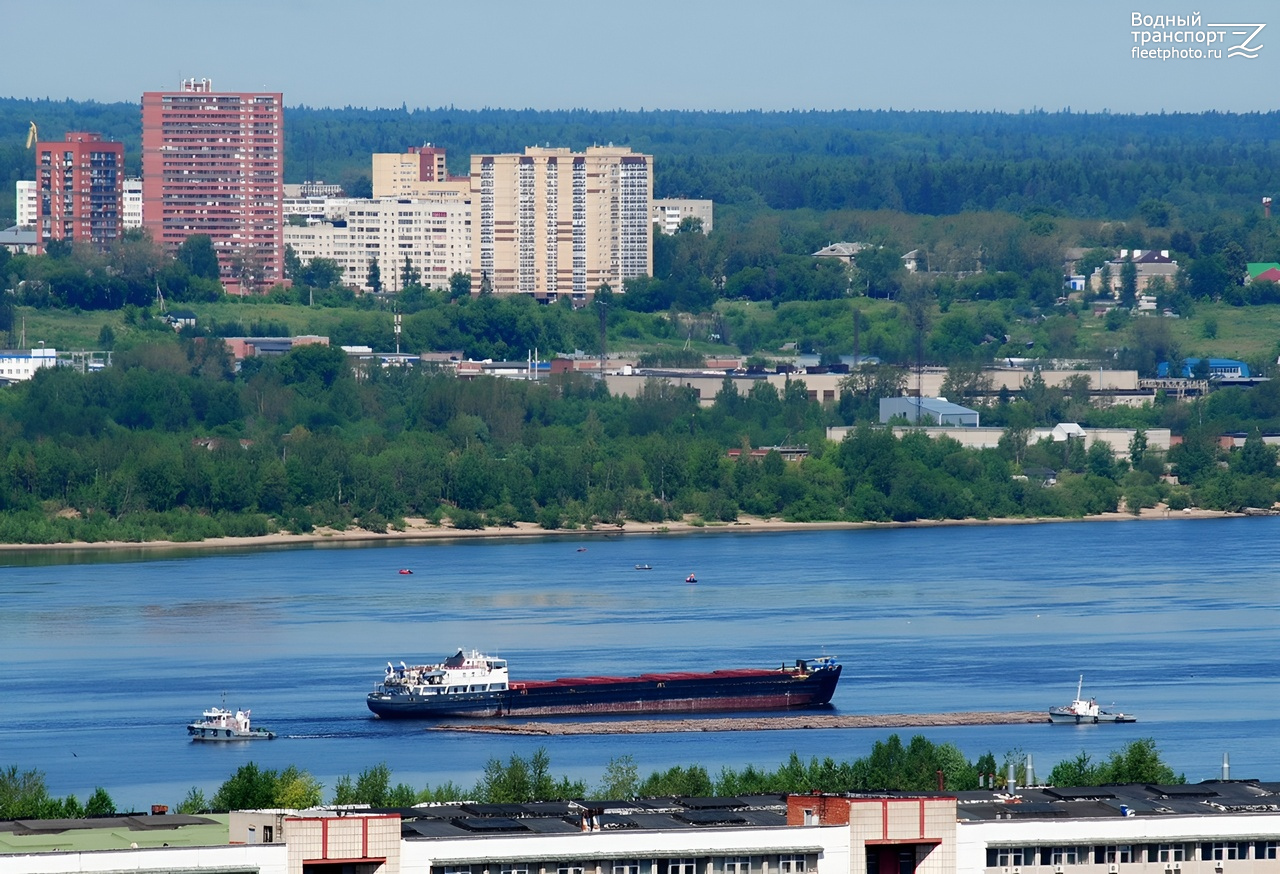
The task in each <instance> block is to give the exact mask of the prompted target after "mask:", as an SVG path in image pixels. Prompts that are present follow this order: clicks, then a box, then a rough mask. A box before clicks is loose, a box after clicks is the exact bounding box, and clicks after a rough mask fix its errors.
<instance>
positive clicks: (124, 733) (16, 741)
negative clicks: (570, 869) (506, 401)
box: [0, 518, 1280, 809]
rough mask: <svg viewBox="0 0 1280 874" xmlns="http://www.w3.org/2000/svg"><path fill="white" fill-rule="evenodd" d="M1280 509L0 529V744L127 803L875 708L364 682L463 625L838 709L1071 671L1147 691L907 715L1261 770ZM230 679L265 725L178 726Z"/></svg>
mask: <svg viewBox="0 0 1280 874" xmlns="http://www.w3.org/2000/svg"><path fill="white" fill-rule="evenodd" d="M1278 536H1280V519H1277V518H1256V519H1255V518H1249V519H1221V520H1184V519H1167V520H1150V521H1132V522H1108V523H1057V524H1043V525H993V526H959V527H924V528H907V529H861V530H847V531H810V532H787V533H776V534H775V533H767V534H766V533H751V534H737V533H730V532H715V533H694V534H680V535H676V534H652V535H649V534H646V535H637V534H626V535H615V536H609V537H604V536H600V535H587V536H583V537H582V538H576V537H572V536H569V537H548V538H546V539H535V540H528V539H521V540H502V539H492V540H467V541H461V542H429V543H419V544H405V543H394V544H386V545H381V544H379V545H360V546H339V545H336V544H335V545H330V544H321V545H308V546H299V547H291V548H278V549H268V550H233V549H227V550H214V551H210V550H208V549H204V550H198V549H193V550H179V551H174V550H168V551H152V552H148V551H145V550H125V551H110V552H104V551H58V552H40V551H13V552H4V553H0V604H2V605H3V606H2V607H0V689H2V690H3V692H2V697H0V767H7V766H8V765H17V766H18V767H19V768H22V769H27V768H37V769H39V770H41V771H43V772H44V774H45V777H46V782H47V784H48V786H49V789H50V791H51V792H53V793H54V794H56V795H66V794H69V793H74V794H76V795H77V796H78V797H79V798H81V800H83V799H84V798H85V797H87V795H88V794H89V793H91V792H92V790H93V789H94V787H96V786H103V787H104V788H106V789H107V790H108V792H110V793H111V795H112V797H113V798H114V799H115V801H116V803H117V806H118V807H120V808H122V809H124V808H132V809H145V808H146V807H147V806H149V805H151V804H153V803H160V804H168V805H170V806H173V805H175V804H177V802H178V801H180V800H181V798H182V797H183V796H184V795H185V794H186V792H187V790H188V789H189V788H190V787H192V786H198V787H200V788H201V789H202V790H203V791H204V792H205V793H206V795H210V796H211V795H212V793H213V792H214V791H216V789H217V787H218V786H219V785H220V784H221V783H222V781H224V780H225V779H226V778H227V777H228V776H230V775H231V774H232V773H233V772H234V771H235V769H236V768H237V767H239V766H240V765H241V764H244V763H245V762H247V761H250V760H252V761H255V762H257V763H258V764H259V765H261V766H264V767H271V768H283V767H285V766H287V765H290V764H293V765H297V766H298V767H300V768H304V769H306V770H309V771H310V772H311V773H313V774H315V775H316V776H317V777H318V778H319V779H320V780H321V781H322V782H323V783H324V784H325V787H326V791H325V796H326V798H328V797H330V795H331V792H332V788H333V785H334V783H335V782H336V780H337V779H338V778H339V777H341V776H342V775H344V774H350V775H352V776H355V775H357V774H358V773H359V772H360V771H361V770H362V769H364V768H366V767H369V766H371V765H375V764H377V763H379V762H386V763H387V764H388V766H390V768H391V769H392V780H393V782H401V781H403V782H407V783H409V784H411V785H413V786H415V787H418V788H420V787H421V786H423V785H425V784H431V785H438V784H440V783H443V782H445V781H447V780H451V781H453V782H455V783H457V784H459V785H462V786H466V787H469V786H472V785H474V784H475V782H476V780H477V779H478V778H479V776H480V775H481V773H482V771H483V768H484V765H485V763H486V762H487V761H488V760H490V759H493V758H499V759H504V760H505V759H507V758H509V757H510V756H511V755H513V754H519V755H522V756H528V755H529V754H531V753H532V752H533V751H534V750H536V749H537V748H539V747H545V748H546V749H547V752H548V753H549V755H550V758H551V770H552V772H553V773H554V774H556V775H557V776H559V775H567V776H569V777H571V778H573V779H581V780H585V781H587V783H588V784H589V785H591V786H594V785H596V784H597V783H598V782H599V780H600V777H601V776H602V772H603V770H604V767H605V766H606V764H607V763H608V762H609V760H610V759H612V758H614V757H617V756H622V755H630V756H632V758H633V759H634V761H635V762H636V764H637V766H638V767H639V770H640V773H641V775H642V776H644V775H647V774H649V773H651V772H652V771H655V770H659V769H666V768H669V767H671V766H673V765H690V764H701V765H703V766H705V767H706V768H707V769H708V771H710V772H711V773H713V774H714V773H716V772H717V771H719V770H720V768H721V767H725V766H728V767H734V768H740V767H742V766H744V765H747V764H755V765H758V766H761V767H764V768H769V769H772V768H774V767H776V766H777V765H778V764H780V763H781V762H782V761H783V760H785V758H786V757H787V756H788V755H789V754H790V753H791V752H792V751H795V752H798V753H800V754H801V755H802V756H805V757H806V758H807V757H809V756H819V757H826V756H831V757H833V758H835V759H837V760H841V759H852V758H857V757H860V756H864V755H866V754H867V753H868V752H869V750H870V749H871V746H872V744H873V743H874V742H875V741H876V740H881V739H883V738H885V737H887V736H888V735H890V734H891V733H893V732H891V731H889V730H879V729H874V730H873V729H856V730H850V729H846V730H831V731H825V730H824V731H815V730H806V731H765V732H747V733H726V734H717V733H704V732H698V733H690V734H659V735H648V736H634V735H629V736H598V737H539V738H514V737H492V736H481V735H461V734H441V733H434V732H433V733H428V732H426V731H424V730H423V727H422V725H421V724H415V723H399V722H383V721H379V720H376V719H374V718H372V717H371V715H370V714H369V712H368V711H367V709H366V708H365V705H364V695H365V693H366V692H367V691H369V689H370V688H371V687H372V684H373V683H374V682H375V681H376V680H378V679H379V678H380V677H381V675H382V672H383V669H384V667H385V665H386V663H387V662H388V661H394V662H396V663H399V661H400V660H401V659H404V660H406V661H424V660H431V661H434V660H437V659H438V658H439V657H442V656H444V655H447V654H449V653H450V652H453V651H455V650H456V649H457V648H461V647H465V648H472V647H474V648H476V649H480V650H482V651H486V652H488V653H490V654H492V655H501V656H505V657H506V658H507V659H509V661H510V663H511V670H512V676H513V678H514V679H520V678H549V677H558V676H582V675H584V674H589V675H599V674H619V673H629V672H635V671H651V670H652V671H658V670H680V669H690V670H694V669H697V670H701V669H712V668H716V667H747V666H770V665H778V664H781V663H782V662H783V661H791V660H794V659H796V658H803V657H807V656H812V655H815V654H822V653H826V654H832V655H835V656H837V657H839V658H840V660H841V661H842V662H843V663H844V665H845V673H844V676H843V678H842V680H841V684H840V687H839V689H838V690H837V692H836V697H835V699H834V702H833V704H834V707H835V710H836V712H839V713H894V712H935V711H952V710H1043V709H1045V708H1047V707H1049V706H1050V705H1054V704H1064V703H1066V702H1068V701H1069V700H1070V699H1071V698H1072V697H1073V696H1074V693H1075V690H1076V682H1077V679H1078V677H1079V675H1080V674H1084V682H1085V694H1086V696H1090V695H1092V696H1094V697H1096V698H1098V699H1099V701H1101V702H1103V703H1104V704H1111V703H1112V702H1114V703H1115V705H1116V706H1117V707H1118V708H1120V709H1123V710H1124V711H1126V712H1132V713H1135V714H1136V715H1137V716H1138V720H1139V721H1138V722H1137V723H1136V724H1134V725H1101V726H1092V725H1090V726H1051V725H1048V724H1044V725H1013V726H982V727H955V728H939V729H928V730H911V729H906V730H901V731H899V732H898V733H899V734H901V735H902V736H903V739H904V741H905V740H906V739H907V738H908V737H909V736H910V735H912V734H915V733H922V734H925V735H926V736H927V737H929V738H930V739H931V740H934V741H937V742H942V741H949V742H952V743H955V744H956V745H957V746H959V748H960V749H961V750H962V751H963V752H964V753H965V755H966V756H967V757H968V758H970V759H971V760H972V759H974V758H977V757H978V756H979V755H981V754H983V753H985V752H988V751H990V752H993V753H995V755H996V758H997V760H1000V759H1002V758H1003V757H1004V755H1005V754H1006V753H1007V752H1010V751H1015V750H1016V751H1020V753H1030V754H1032V755H1033V756H1034V760H1035V764H1036V770H1037V773H1039V774H1041V775H1043V774H1046V773H1047V772H1048V770H1049V769H1050V768H1051V767H1052V765H1053V764H1055V763H1057V762H1058V761H1061V760H1063V759H1067V758H1071V757H1074V756H1075V755H1076V754H1078V753H1080V752H1081V751H1084V752H1088V753H1089V754H1090V755H1091V756H1093V757H1095V758H1098V757H1105V756H1106V755H1107V754H1108V753H1109V752H1111V751H1112V750H1116V749H1119V748H1120V747H1121V746H1123V745H1124V744H1125V743H1127V742H1129V741H1130V740H1133V739H1136V738H1140V737H1151V738H1154V739H1155V741H1156V744H1157V746H1158V748H1159V749H1160V751H1161V753H1162V754H1163V756H1164V758H1165V760H1166V761H1167V762H1168V763H1169V764H1170V765H1171V766H1172V767H1173V768H1174V769H1175V770H1176V771H1179V772H1182V773H1185V775H1186V776H1187V778H1188V779H1189V780H1193V781H1194V780H1201V779H1207V778H1212V777H1215V776H1218V775H1219V773H1220V771H1221V765H1222V757H1223V754H1224V753H1228V754H1230V757H1231V765H1232V771H1231V773H1232V775H1233V776H1235V777H1259V778H1264V779H1277V778H1280V761H1277V755H1276V753H1275V750H1276V749H1277V747H1278V746H1280V744H1278V743H1277V742H1278V741H1280V716H1277V713H1276V708H1277V703H1276V702H1277V701H1280V643H1278V642H1277V630H1278V626H1280V609H1277V608H1280V586H1278V585H1277V570H1278V568H1277V561H1276V559H1275V553H1276V549H1277V547H1276V542H1277V537H1278ZM580 548H585V549H583V551H579V550H580ZM637 564H649V565H652V567H653V569H652V570H649V571H637V570H635V569H634V566H635V565H637ZM402 567H408V568H412V569H413V570H414V573H413V574H412V575H401V574H399V573H397V571H398V569H399V568H402ZM690 572H693V573H696V574H697V577H698V583H697V584H696V585H688V584H686V583H685V582H684V578H685V576H686V574H688V573H690ZM223 701H225V704H226V705H227V706H229V707H233V708H234V707H237V706H238V707H250V708H252V710H253V715H254V721H255V725H260V726H262V727H265V728H269V729H271V730H274V731H276V732H278V733H279V735H280V737H279V739H277V740H274V741H269V742H267V741H260V742H254V743H239V744H229V745H201V744H194V743H191V742H189V741H188V740H187V738H186V735H185V729H184V725H185V724H186V723H187V722H189V721H191V720H192V719H193V718H194V717H196V716H197V715H198V714H199V713H200V711H201V710H203V709H204V708H206V707H209V706H212V705H215V704H219V703H220V702H223Z"/></svg>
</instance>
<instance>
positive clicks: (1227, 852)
mask: <svg viewBox="0 0 1280 874" xmlns="http://www.w3.org/2000/svg"><path fill="white" fill-rule="evenodd" d="M1247 858H1249V845H1248V844H1237V843H1226V842H1222V841H1220V842H1217V843H1212V844H1203V845H1201V847H1200V860H1201V861H1208V860H1210V859H1212V860H1213V861H1215V862H1222V861H1231V860H1233V859H1247Z"/></svg>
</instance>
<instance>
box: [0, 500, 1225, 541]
mask: <svg viewBox="0 0 1280 874" xmlns="http://www.w3.org/2000/svg"><path fill="white" fill-rule="evenodd" d="M1240 515H1242V514H1240V513H1224V512H1220V511H1217V510H1181V511H1171V510H1166V509H1164V508H1155V509H1146V510H1143V511H1142V513H1141V514H1140V515H1138V516H1134V515H1133V514H1131V513H1103V514H1100V515H1097V516H1086V517H1084V518H1080V519H1059V518H1049V517H1045V518H1026V519H1023V518H1013V519H920V520H916V521H914V522H784V521H782V520H778V519H759V518H753V517H747V516H744V517H742V518H740V519H739V520H738V521H736V522H724V523H716V524H695V523H692V522H664V523H662V524H661V525H653V524H649V523H643V522H627V523H625V524H623V525H607V526H606V525H601V526H597V527H595V528H574V529H559V530H556V531H548V530H546V529H545V528H541V527H539V526H538V525H536V524H534V523H532V522H517V523H516V524H515V526H514V527H509V528H483V529H479V530H474V531H464V530H459V529H457V528H449V527H445V526H441V525H432V524H430V523H429V522H428V521H427V520H425V519H406V520H405V527H404V530H401V531H397V530H390V529H388V531H387V533H386V534H376V533H374V532H372V531H365V530H364V529H362V528H350V529H347V530H345V531H337V530H334V529H331V528H317V529H316V530H314V531H312V532H309V533H307V534H289V533H276V534H267V535H264V536H262V537H217V538H212V539H209V540H198V541H191V542H176V541H171V540H148V541H145V542H141V543H132V542H125V541H119V540H106V541H102V542H100V543H3V544H0V550H41V551H43V550H99V549H133V550H167V549H208V550H218V549H244V548H246V547H253V548H262V549H272V548H279V547H288V546H295V545H298V544H307V543H331V544H359V543H386V542H392V541H398V542H407V543H412V542H415V541H427V540H470V539H474V538H477V537H580V538H581V537H587V538H589V537H617V536H619V535H625V534H693V533H698V534H710V533H717V532H734V533H742V532H753V531H774V532H777V531H839V530H850V531H852V530H856V529H865V528H932V527H939V526H946V525H1040V524H1048V523H1054V522H1135V521H1144V520H1147V521H1161V520H1167V519H1223V518H1231V517H1237V516H1240Z"/></svg>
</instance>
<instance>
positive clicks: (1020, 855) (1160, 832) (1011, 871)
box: [956, 812, 1280, 874]
mask: <svg viewBox="0 0 1280 874" xmlns="http://www.w3.org/2000/svg"><path fill="white" fill-rule="evenodd" d="M1278 839H1280V813H1277V812H1265V813H1264V812H1259V813H1255V814H1233V815H1230V816H1221V815H1212V814H1210V815H1206V816H1156V817H1153V816H1121V817H1114V818H1107V819H1099V818H1093V817H1090V818H1079V819H1068V818H1063V819H1031V820H1024V821H1017V820H1014V821H1007V820H1004V821H1002V820H995V821H992V822H981V823H965V822H962V823H960V827H959V830H958V835H957V842H956V847H957V860H956V872H957V874H1277V872H1280V859H1277V840H1278Z"/></svg>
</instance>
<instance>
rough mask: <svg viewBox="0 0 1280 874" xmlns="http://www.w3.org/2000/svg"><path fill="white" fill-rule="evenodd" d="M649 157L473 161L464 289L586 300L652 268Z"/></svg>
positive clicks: (594, 151)
mask: <svg viewBox="0 0 1280 874" xmlns="http://www.w3.org/2000/svg"><path fill="white" fill-rule="evenodd" d="M652 200H653V156H652V155H641V154H636V153H633V152H632V151H631V150H630V149H626V148H616V147H613V146H592V147H590V148H588V149H587V150H586V152H585V153H576V152H571V151H570V150H569V149H551V148H536V147H530V148H527V149H525V152H524V154H523V155H472V156H471V204H472V214H473V222H474V228H475V231H474V240H473V243H472V252H471V261H472V266H471V288H472V290H473V291H476V290H481V289H485V288H487V289H488V290H491V291H493V292H496V293H513V292H515V293H523V294H532V295H534V296H536V297H538V298H539V299H542V300H555V299H558V298H559V297H563V296H570V297H572V298H573V299H575V300H585V299H586V297H587V296H588V295H589V294H591V293H593V292H595V291H596V289H598V288H599V287H600V286H601V285H604V284H608V285H609V286H610V287H611V288H613V289H614V290H615V291H622V283H623V281H624V280H626V279H631V278H634V277H638V276H646V275H649V274H651V273H652V271H653V226H652V225H651V223H650V217H649V203H650V201H652Z"/></svg>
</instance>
